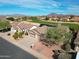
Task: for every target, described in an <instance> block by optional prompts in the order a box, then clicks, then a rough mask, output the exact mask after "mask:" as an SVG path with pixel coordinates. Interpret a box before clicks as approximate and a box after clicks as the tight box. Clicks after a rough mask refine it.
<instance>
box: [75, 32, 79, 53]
mask: <svg viewBox="0 0 79 59" xmlns="http://www.w3.org/2000/svg"><path fill="white" fill-rule="evenodd" d="M74 44H75V51H77V52H79V31H78V33H77V38H76V39H75V41H74Z"/></svg>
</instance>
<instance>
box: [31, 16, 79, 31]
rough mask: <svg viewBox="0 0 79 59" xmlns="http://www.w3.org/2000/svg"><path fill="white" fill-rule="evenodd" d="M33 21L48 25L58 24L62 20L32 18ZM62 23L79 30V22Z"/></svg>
mask: <svg viewBox="0 0 79 59" xmlns="http://www.w3.org/2000/svg"><path fill="white" fill-rule="evenodd" d="M31 22H34V23H40V24H46V25H54V24H55V25H56V24H58V23H60V22H48V21H43V20H38V19H36V18H32V20H31ZM61 24H62V25H65V26H68V27H69V28H71V29H74V30H79V24H78V23H77V24H75V23H66V22H65V23H64V22H63V23H61Z"/></svg>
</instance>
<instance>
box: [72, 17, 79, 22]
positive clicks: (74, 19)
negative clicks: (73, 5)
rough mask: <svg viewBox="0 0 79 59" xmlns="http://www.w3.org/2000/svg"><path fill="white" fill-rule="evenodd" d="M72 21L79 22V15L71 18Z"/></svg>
mask: <svg viewBox="0 0 79 59" xmlns="http://www.w3.org/2000/svg"><path fill="white" fill-rule="evenodd" d="M71 21H74V22H79V16H75V17H73V18H72V19H71Z"/></svg>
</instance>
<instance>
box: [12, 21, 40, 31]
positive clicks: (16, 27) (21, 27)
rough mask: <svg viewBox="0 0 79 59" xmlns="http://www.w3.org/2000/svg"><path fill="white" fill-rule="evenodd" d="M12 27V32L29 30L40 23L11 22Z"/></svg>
mask: <svg viewBox="0 0 79 59" xmlns="http://www.w3.org/2000/svg"><path fill="white" fill-rule="evenodd" d="M11 25H12V28H11V32H16V31H17V30H18V31H25V32H26V31H28V30H33V29H35V28H37V27H38V26H39V25H35V24H30V23H25V22H20V23H18V22H13V23H11Z"/></svg>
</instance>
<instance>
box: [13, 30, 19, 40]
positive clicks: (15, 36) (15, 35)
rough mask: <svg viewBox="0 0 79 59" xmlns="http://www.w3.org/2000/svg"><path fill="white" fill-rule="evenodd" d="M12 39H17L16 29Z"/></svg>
mask: <svg viewBox="0 0 79 59" xmlns="http://www.w3.org/2000/svg"><path fill="white" fill-rule="evenodd" d="M13 37H14V39H18V31H16V32H15V33H14V35H13Z"/></svg>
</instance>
